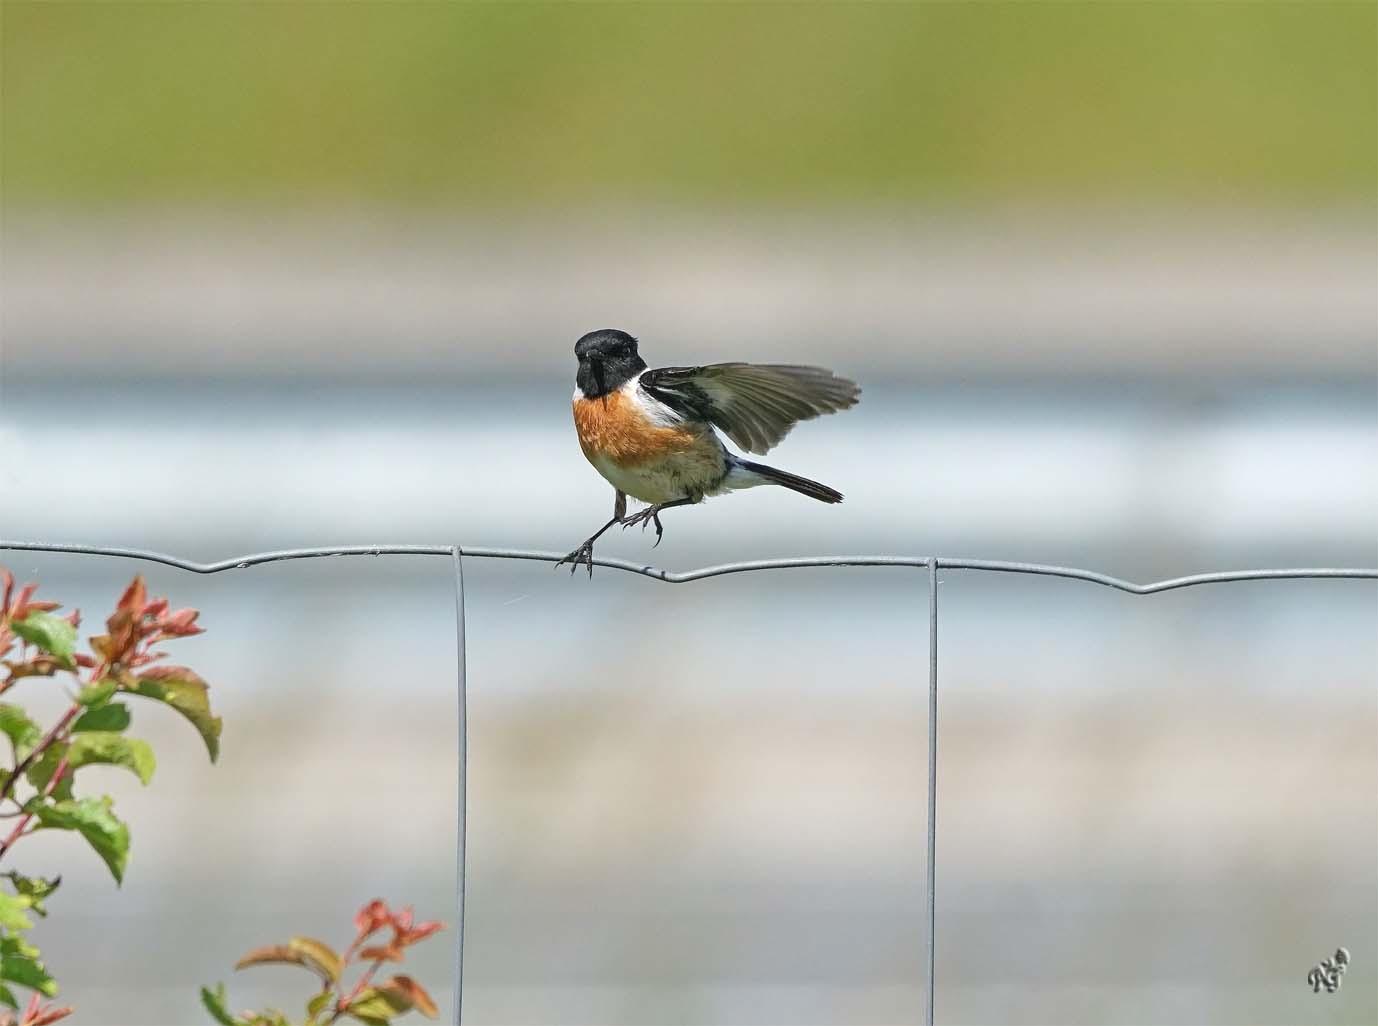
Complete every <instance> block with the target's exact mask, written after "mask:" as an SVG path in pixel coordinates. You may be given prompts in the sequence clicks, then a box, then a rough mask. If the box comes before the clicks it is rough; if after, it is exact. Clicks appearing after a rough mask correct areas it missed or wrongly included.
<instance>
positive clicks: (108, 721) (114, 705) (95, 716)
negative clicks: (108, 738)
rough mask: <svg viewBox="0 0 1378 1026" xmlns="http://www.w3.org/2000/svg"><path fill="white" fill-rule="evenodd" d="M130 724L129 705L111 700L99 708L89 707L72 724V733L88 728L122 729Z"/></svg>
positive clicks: (78, 732) (81, 731)
mask: <svg viewBox="0 0 1378 1026" xmlns="http://www.w3.org/2000/svg"><path fill="white" fill-rule="evenodd" d="M128 726H129V706H127V705H125V704H124V703H123V702H111V703H110V704H109V705H103V706H101V707H100V708H99V709H88V710H87V711H86V712H84V713H82V714H81V715H80V716H78V717H77V720H76V722H75V723H73V724H72V733H74V734H80V733H83V732H85V731H88V730H112V731H116V732H118V731H121V730H124V729H125V728H126V727H128Z"/></svg>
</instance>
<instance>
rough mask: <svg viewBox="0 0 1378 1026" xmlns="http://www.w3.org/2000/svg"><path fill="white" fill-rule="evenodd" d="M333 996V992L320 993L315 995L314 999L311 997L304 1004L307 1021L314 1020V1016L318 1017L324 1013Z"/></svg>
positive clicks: (324, 991)
mask: <svg viewBox="0 0 1378 1026" xmlns="http://www.w3.org/2000/svg"><path fill="white" fill-rule="evenodd" d="M334 996H335V992H334V991H330V990H323V991H321V992H320V993H319V994H317V995H316V996H315V997H313V998H312V999H311V1000H310V1001H308V1002H307V1003H306V1017H307V1018H308V1019H313V1020H314V1019H315V1018H316V1016H318V1015H320V1014H321V1013H322V1012H324V1011H325V1010H326V1009H327V1008H329V1007H330V1001H331V999H332V998H333V997H334Z"/></svg>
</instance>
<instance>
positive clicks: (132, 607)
mask: <svg viewBox="0 0 1378 1026" xmlns="http://www.w3.org/2000/svg"><path fill="white" fill-rule="evenodd" d="M147 604H148V594H147V588H146V587H145V586H144V575H143V574H136V575H135V577H134V580H132V581H130V582H129V587H128V588H126V589H124V594H123V595H121V596H120V601H119V602H118V603H116V605H115V608H116V609H118V610H120V611H122V612H126V613H129V614H130V616H133V615H135V614H136V613H142V612H143V608H144V606H145V605H147Z"/></svg>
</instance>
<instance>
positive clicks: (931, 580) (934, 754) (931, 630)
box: [923, 556, 938, 1026]
mask: <svg viewBox="0 0 1378 1026" xmlns="http://www.w3.org/2000/svg"><path fill="white" fill-rule="evenodd" d="M937 858H938V559H937V557H936V556H935V557H933V558H931V559H929V561H928V888H927V892H926V894H925V904H926V906H927V907H926V908H925V909H924V911H925V912H926V913H927V916H928V980H927V986H926V987H925V988H924V990H925V995H924V1013H923V1021H924V1026H933V990H934V972H933V969H934V965H935V964H936V960H935V955H934V953H935V950H936V946H937V933H936V928H937V920H936V916H935V915H934V907H935V904H936V899H937V881H938V875H937Z"/></svg>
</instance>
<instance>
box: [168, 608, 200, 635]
mask: <svg viewBox="0 0 1378 1026" xmlns="http://www.w3.org/2000/svg"><path fill="white" fill-rule="evenodd" d="M200 615H201V614H200V613H199V612H198V611H197V610H195V609H179V610H177V612H175V613H171V614H169V615H168V616H165V617H163V618H162V619H161V620H159V621H158V627H159V628H160V629H161V630H162V632H163V633H164V634H165V635H167V636H168V637H173V638H185V637H189V636H190V635H193V634H202V633H204V631H205V628H204V627H197V626H196V618H197V617H198V616H200Z"/></svg>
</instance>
